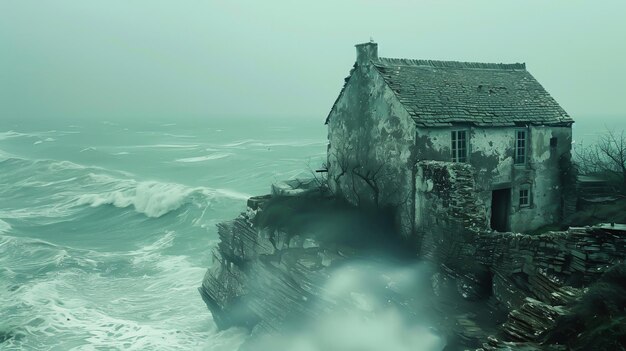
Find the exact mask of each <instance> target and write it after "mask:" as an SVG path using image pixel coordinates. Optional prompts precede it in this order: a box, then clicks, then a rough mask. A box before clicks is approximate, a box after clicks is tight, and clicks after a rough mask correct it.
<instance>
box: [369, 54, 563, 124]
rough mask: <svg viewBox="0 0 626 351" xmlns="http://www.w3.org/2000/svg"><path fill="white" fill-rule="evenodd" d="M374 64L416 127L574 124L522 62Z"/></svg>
mask: <svg viewBox="0 0 626 351" xmlns="http://www.w3.org/2000/svg"><path fill="white" fill-rule="evenodd" d="M372 63H373V65H374V66H375V67H376V69H377V70H378V72H380V74H381V75H382V77H383V78H384V80H385V82H386V83H387V85H389V87H390V88H391V90H392V91H393V92H394V93H395V95H396V96H397V98H398V99H399V100H400V102H401V103H402V104H403V105H404V107H405V108H406V110H407V111H408V112H409V114H410V115H411V117H413V119H414V120H415V123H417V124H418V125H422V126H445V125H450V124H452V123H473V124H475V125H480V126H507V125H516V124H525V123H531V124H547V125H556V124H570V123H572V122H573V120H572V119H571V118H570V117H569V115H568V114H567V113H566V112H565V111H564V110H563V109H562V108H561V106H559V104H558V103H557V102H556V101H555V100H554V99H553V98H552V97H551V96H550V94H548V92H547V91H546V90H545V89H544V88H543V87H542V86H541V84H539V83H538V82H537V80H535V78H534V77H533V76H532V75H531V74H530V73H528V71H526V65H525V64H523V63H521V64H520V63H515V64H497V63H470V62H454V61H429V60H406V59H388V58H379V59H377V60H375V61H373V62H372Z"/></svg>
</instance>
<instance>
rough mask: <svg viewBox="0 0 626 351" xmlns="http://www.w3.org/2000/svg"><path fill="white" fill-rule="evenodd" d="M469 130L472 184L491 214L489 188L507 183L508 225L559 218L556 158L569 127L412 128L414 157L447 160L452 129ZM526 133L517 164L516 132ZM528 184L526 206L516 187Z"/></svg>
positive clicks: (520, 227)
mask: <svg viewBox="0 0 626 351" xmlns="http://www.w3.org/2000/svg"><path fill="white" fill-rule="evenodd" d="M452 130H464V131H466V132H467V135H468V160H467V162H468V163H469V164H471V165H472V166H473V167H474V169H475V173H476V190H477V192H478V195H479V197H480V198H481V200H482V202H483V203H484V204H485V209H486V211H487V216H488V217H489V216H490V215H491V200H492V199H491V192H492V190H495V189H503V188H510V189H511V204H510V208H509V212H510V230H511V231H515V232H525V231H530V230H534V229H537V228H539V227H541V226H544V225H546V224H552V223H555V222H557V221H558V220H559V219H560V215H561V192H562V184H561V177H560V169H559V160H560V158H562V157H563V156H564V155H569V154H570V150H571V128H570V127H559V126H541V125H537V126H535V125H529V126H521V127H516V126H511V127H477V126H463V125H460V126H452V127H449V128H441V127H440V128H425V127H419V128H417V129H416V140H417V143H416V145H419V147H418V148H417V149H416V159H417V160H435V161H443V162H449V161H451V143H452V140H451V131H452ZM517 130H525V131H526V133H527V148H526V154H527V161H526V163H524V164H515V163H514V156H515V149H514V147H515V132H516V131H517ZM523 187H524V188H529V189H530V190H531V202H530V206H527V207H520V206H519V190H520V189H522V188H523Z"/></svg>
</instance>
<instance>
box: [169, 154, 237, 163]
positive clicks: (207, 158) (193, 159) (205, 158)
mask: <svg viewBox="0 0 626 351" xmlns="http://www.w3.org/2000/svg"><path fill="white" fill-rule="evenodd" d="M230 155H231V154H213V155H206V156H198V157H187V158H179V159H177V160H176V162H184V163H193V162H203V161H210V160H219V159H221V158H226V157H228V156H230Z"/></svg>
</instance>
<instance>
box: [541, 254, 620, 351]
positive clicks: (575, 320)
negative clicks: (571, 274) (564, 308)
mask: <svg viewBox="0 0 626 351" xmlns="http://www.w3.org/2000/svg"><path fill="white" fill-rule="evenodd" d="M546 342H547V343H549V344H560V345H566V346H567V347H568V348H569V349H571V350H626V263H620V264H618V265H615V266H613V267H611V268H610V269H608V270H607V271H606V272H605V273H604V274H603V275H602V277H601V278H600V279H599V280H598V281H597V282H595V283H594V284H592V285H591V286H590V287H589V289H588V291H587V292H586V293H585V294H584V295H583V297H582V298H581V299H580V300H579V301H578V302H576V303H575V304H574V305H573V306H571V310H570V313H568V314H566V315H564V316H562V317H561V318H559V319H558V320H557V321H556V328H555V329H554V330H553V331H552V332H550V333H549V334H548V335H547V338H546Z"/></svg>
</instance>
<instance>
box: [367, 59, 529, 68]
mask: <svg viewBox="0 0 626 351" xmlns="http://www.w3.org/2000/svg"><path fill="white" fill-rule="evenodd" d="M373 62H374V64H375V65H376V64H377V63H379V64H381V65H385V64H387V65H394V66H399V65H400V66H429V67H439V68H465V69H510V70H515V69H518V70H526V63H487V62H463V61H439V60H420V59H401V58H388V57H379V58H378V59H376V60H374V61H373Z"/></svg>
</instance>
